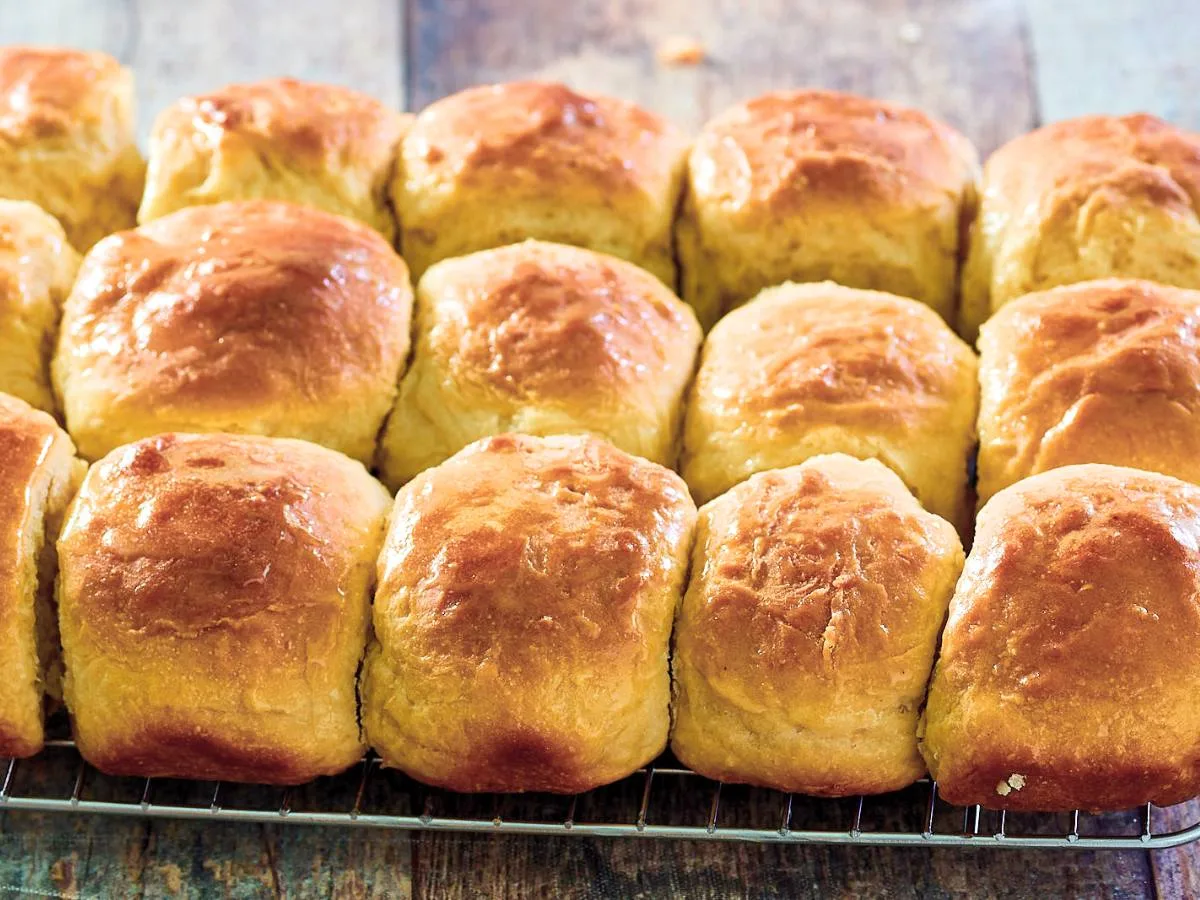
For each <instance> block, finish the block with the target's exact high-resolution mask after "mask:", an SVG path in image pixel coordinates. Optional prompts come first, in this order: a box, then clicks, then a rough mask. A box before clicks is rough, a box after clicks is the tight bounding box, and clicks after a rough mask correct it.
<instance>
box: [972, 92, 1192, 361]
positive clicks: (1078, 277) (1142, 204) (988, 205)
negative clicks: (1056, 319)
mask: <svg viewBox="0 0 1200 900" xmlns="http://www.w3.org/2000/svg"><path fill="white" fill-rule="evenodd" d="M983 187H984V191H983V199H982V203H981V206H980V211H979V216H978V218H977V219H976V221H975V227H974V230H973V232H972V236H971V251H970V256H969V257H968V260H967V265H966V268H965V269H964V271H963V283H962V293H963V298H962V311H961V317H960V324H961V330H962V332H963V334H964V335H966V336H967V337H968V338H971V339H973V338H974V336H975V333H976V332H977V330H978V328H979V326H980V325H981V324H982V323H983V322H984V321H986V320H987V318H988V317H989V316H991V315H992V313H994V312H995V311H996V310H997V309H999V308H1000V307H1001V306H1003V305H1004V304H1005V303H1008V302H1009V301H1011V300H1013V299H1015V298H1017V297H1020V296H1022V295H1023V294H1028V293H1030V292H1032V291H1039V290H1043V289H1045V288H1050V287H1055V286H1057V285H1063V284H1074V283H1075V282H1079V281H1088V280H1091V279H1095V278H1109V277H1122V278H1146V279H1150V280H1152V281H1158V282H1162V283H1164V284H1174V285H1179V286H1181V287H1191V288H1200V214H1198V213H1197V209H1198V208H1200V135H1197V134H1193V133H1191V132H1187V131H1183V130H1182V129H1179V128H1176V127H1175V126H1174V125H1170V124H1168V123H1166V122H1164V121H1162V120H1161V119H1157V118H1155V117H1154V116H1148V115H1142V114H1139V115H1131V116H1085V117H1083V118H1079V119H1070V120H1067V121H1065V122H1056V123H1054V124H1053V125H1047V126H1046V127H1044V128H1039V129H1038V130H1036V131H1032V132H1030V133H1029V134H1026V135H1022V136H1021V137H1018V138H1016V139H1014V140H1012V141H1010V142H1009V143H1007V144H1005V145H1004V146H1003V147H1001V148H1000V149H999V150H997V151H996V152H995V153H994V154H992V156H991V157H990V158H989V159H988V161H987V166H986V167H985V168H984V177H983Z"/></svg>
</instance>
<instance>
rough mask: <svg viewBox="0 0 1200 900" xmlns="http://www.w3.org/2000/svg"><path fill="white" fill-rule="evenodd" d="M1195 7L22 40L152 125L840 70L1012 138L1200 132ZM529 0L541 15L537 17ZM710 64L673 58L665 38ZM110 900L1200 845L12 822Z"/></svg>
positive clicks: (1145, 862) (75, 15)
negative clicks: (349, 98)
mask: <svg viewBox="0 0 1200 900" xmlns="http://www.w3.org/2000/svg"><path fill="white" fill-rule="evenodd" d="M1195 3H1196V0H1150V2H1141V3H1133V2H1124V0H1026V2H1024V3H1023V2H1021V0H793V2H790V3H789V2H786V0H573V2H572V0H526V2H524V3H521V2H520V0H445V2H438V0H409V2H408V3H407V4H405V3H404V2H403V0H290V2H286V0H280V2H270V0H184V2H171V3H168V2H155V0H0V43H11V42H18V41H37V42H48V43H65V44H73V45H77V46H82V47H94V48H97V49H102V50H106V51H108V52H110V53H112V54H114V55H116V56H118V57H120V58H121V59H122V60H123V61H124V62H126V63H128V64H130V65H132V66H133V67H134V69H135V70H136V72H137V76H138V79H139V95H140V103H141V108H142V111H143V119H142V131H143V134H144V133H145V132H146V131H148V128H149V123H150V121H151V119H152V117H153V115H154V114H155V113H156V112H157V111H158V110H160V109H161V108H162V107H163V106H165V105H166V104H167V103H168V102H170V101H171V100H173V99H174V98H176V97H177V96H179V95H181V94H185V93H192V92H196V91H202V90H205V89H208V88H212V87H215V86H217V85H220V84H222V83H225V82H229V81H237V80H244V79H253V78H259V77H263V76H268V75H279V74H291V75H297V76H301V77H305V78H310V79H315V80H326V81H331V82H337V83H343V84H348V85H351V86H353V87H356V88H359V89H361V90H365V91H367V92H370V93H372V94H374V95H376V96H378V97H380V98H381V99H383V100H385V101H386V102H388V103H392V104H395V105H404V106H407V107H409V108H413V109H419V108H420V107H422V106H424V105H425V104H426V103H428V102H429V101H431V100H433V99H435V98H437V97H440V96H442V95H444V94H447V93H450V92H451V91H454V90H457V89H459V88H462V87H464V86H466V85H470V84H473V83H477V82H481V81H492V80H502V79H507V78H513V77H516V76H526V75H537V76H541V77H550V78H561V79H563V80H566V81H568V82H571V83H573V84H575V85H576V86H580V87H585V88H592V89H598V90H604V91H608V92H611V93H615V94H618V95H622V96H625V97H629V98H631V99H635V100H638V101H641V102H643V103H645V104H647V105H649V106H651V107H654V108H656V109H658V110H660V111H662V112H664V113H666V114H668V115H670V116H671V117H672V118H674V119H675V120H676V121H677V122H678V123H679V124H681V125H684V126H687V127H690V128H696V127H697V126H699V124H700V123H701V122H702V121H703V120H704V119H705V118H706V117H707V116H709V115H710V114H712V113H714V112H716V111H717V110H719V109H720V108H722V107H723V106H725V105H726V104H727V103H729V102H731V101H733V100H735V99H738V98H741V97H744V96H747V95H750V94H753V93H755V92H758V91H762V90H766V89H768V88H775V87H784V86H794V85H820V86H826V87H833V88H842V89H848V90H855V91H860V92H865V93H870V94H875V95H879V96H881V97H886V98H890V99H895V100H900V101H906V102H910V103H913V104H916V105H918V106H921V107H924V108H925V109H928V110H930V111H931V112H934V113H936V114H938V115H941V116H944V117H945V118H947V119H949V120H950V121H951V122H954V123H955V124H957V125H958V126H959V127H961V128H962V129H963V130H964V131H965V132H966V133H967V134H968V135H970V136H971V137H972V138H974V140H975V141H976V143H977V144H978V145H979V146H980V148H981V150H982V151H984V152H988V151H990V150H992V149H994V148H995V147H996V146H997V145H998V144H999V143H1001V142H1003V141H1004V140H1006V139H1008V138H1010V137H1012V136H1013V135H1016V134H1018V133H1020V132H1022V131H1025V130H1027V129H1029V128H1030V127H1032V126H1034V125H1036V124H1037V123H1038V122H1040V121H1043V120H1047V121H1048V120H1052V119H1057V118H1062V117H1064V116H1069V115H1076V114H1080V113H1085V112H1099V111H1105V112H1125V111H1132V110H1138V109H1144V110H1148V111H1151V112H1155V113H1158V114H1160V115H1163V116H1165V117H1168V118H1170V119H1172V120H1174V121H1176V122H1178V123H1179V124H1181V125H1185V126H1189V127H1191V128H1193V129H1196V130H1200V65H1198V64H1197V62H1196V56H1195V52H1196V51H1195V48H1196V47H1198V46H1200V16H1197V15H1196V12H1197V10H1196V6H1195ZM518 9H521V11H520V12H518V11H517V10H518ZM673 36H688V37H692V38H695V39H696V40H697V41H699V42H700V43H701V44H703V45H704V47H705V48H706V50H707V54H708V58H707V60H706V61H705V62H704V63H702V64H701V65H698V66H695V67H678V68H670V67H664V66H663V65H661V64H660V63H659V62H658V61H657V60H656V56H655V48H656V47H657V46H658V44H659V43H660V42H661V41H662V40H663V39H665V38H668V37H673ZM4 892H10V893H13V894H28V895H34V896H64V897H76V896H85V897H112V896H128V895H142V896H161V895H164V894H173V893H183V894H186V895H189V896H198V897H209V896H232V897H257V896H264V895H267V896H269V895H272V894H287V895H289V896H297V897H310V896H311V897H316V896H336V897H347V896H363V895H368V894H375V895H380V896H396V897H403V896H409V895H414V896H419V897H509V896H538V897H660V896H687V897H721V896H731V895H733V896H756V897H757V896H762V897H810V896H811V897H817V896H821V897H832V896H847V897H868V896H889V897H909V896H934V897H940V896H949V895H957V894H968V895H971V896H980V897H984V896H997V897H1026V896H1029V897H1032V896H1087V897H1101V896H1112V897H1141V896H1149V895H1152V894H1157V895H1158V896H1163V897H1181V896H1196V895H1197V894H1198V893H1200V852H1198V851H1194V850H1186V849H1185V850H1178V851H1167V852H1162V853H1157V854H1150V853H1143V852H1124V853H1108V854H1098V853H1079V854H1074V855H1068V854H1058V853H1034V852H983V851H975V852H965V851H932V850H903V851H901V850H872V849H865V848H849V849H839V848H802V847H754V846H713V845H701V844H676V843H665V842H649V841H638V842H606V841H603V840H588V839H555V840H532V839H525V838H501V837H455V836H448V835H418V836H413V837H410V836H408V835H405V834H396V833H368V832H343V831H334V830H311V829H305V828H301V827H284V826H242V825H221V824H216V823H207V824H204V825H198V824H190V823H177V822H155V823H150V822H141V821H113V820H101V819H71V818H65V817H39V816H33V815H28V814H17V813H8V814H6V815H4V816H3V817H0V894H2V893H4Z"/></svg>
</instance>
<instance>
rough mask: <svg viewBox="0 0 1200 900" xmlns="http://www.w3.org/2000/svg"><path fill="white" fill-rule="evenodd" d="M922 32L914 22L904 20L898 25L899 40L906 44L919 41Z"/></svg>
mask: <svg viewBox="0 0 1200 900" xmlns="http://www.w3.org/2000/svg"><path fill="white" fill-rule="evenodd" d="M923 34H924V32H923V31H922V30H921V26H920V25H918V24H917V23H916V22H905V23H904V24H903V25H901V26H900V31H899V35H900V40H901V41H903V42H904V43H906V44H916V43H919V42H920V40H921V37H922V36H923Z"/></svg>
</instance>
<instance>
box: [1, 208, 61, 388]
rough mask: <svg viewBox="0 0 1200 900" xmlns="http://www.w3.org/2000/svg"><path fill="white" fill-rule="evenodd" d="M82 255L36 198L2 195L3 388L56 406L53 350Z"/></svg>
mask: <svg viewBox="0 0 1200 900" xmlns="http://www.w3.org/2000/svg"><path fill="white" fill-rule="evenodd" d="M78 268H79V255H78V254H77V253H76V252H75V251H74V250H73V249H72V248H71V245H70V244H69V243H68V242H67V236H66V235H65V234H64V233H63V229H62V226H61V225H59V224H58V222H56V221H55V220H54V218H53V216H50V215H47V214H46V213H45V212H43V211H42V210H41V209H39V208H38V207H37V206H35V205H34V204H32V203H27V202H25V201H22V200H0V391H2V392H4V393H6V394H11V395H13V396H14V397H20V398H21V399H22V400H24V401H25V402H26V403H30V404H32V405H33V406H36V407H37V408H38V409H42V410H45V411H46V412H54V395H53V394H52V393H51V392H50V353H51V351H52V350H53V349H54V331H55V328H56V327H57V325H58V315H59V310H60V309H61V308H62V302H63V299H64V298H65V297H66V296H67V292H68V291H70V290H71V283H72V282H73V281H74V280H75V272H76V270H77V269H78Z"/></svg>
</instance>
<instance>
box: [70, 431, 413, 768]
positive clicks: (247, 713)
mask: <svg viewBox="0 0 1200 900" xmlns="http://www.w3.org/2000/svg"><path fill="white" fill-rule="evenodd" d="M389 500H390V497H389V495H388V493H387V491H385V490H384V489H383V486H382V485H380V484H379V483H378V482H377V481H375V480H374V479H373V478H371V477H370V476H369V475H368V474H367V472H366V470H365V469H363V467H362V466H361V465H359V464H358V463H356V462H353V461H352V460H349V459H347V458H346V457H344V456H342V455H340V454H338V453H335V452H333V451H331V450H326V449H325V448H323V447H317V446H315V445H313V444H309V443H305V442H303V441H293V440H283V439H273V438H264V437H257V436H233V435H173V434H168V435H160V436H158V437H155V438H150V439H148V440H145V441H140V442H138V443H136V444H132V445H130V446H127V447H122V448H120V449H119V450H117V451H115V452H114V453H112V454H111V455H110V456H108V457H106V458H105V459H104V460H102V461H101V462H99V463H97V464H96V465H95V466H93V467H92V470H91V472H90V473H89V474H88V477H87V479H86V481H85V482H84V485H83V488H82V490H81V491H80V493H79V496H78V498H77V499H76V500H75V502H74V503H73V504H72V506H71V511H70V514H69V518H68V520H67V523H66V526H65V527H64V529H63V534H62V537H61V539H60V540H59V544H58V552H59V558H60V565H61V575H60V580H59V589H58V599H59V614H60V619H61V623H62V642H63V651H64V656H65V662H66V682H65V695H66V701H67V706H68V708H69V709H70V711H71V715H72V717H73V721H74V728H75V740H76V743H77V744H78V747H79V751H80V753H81V754H82V755H83V757H84V758H85V759H86V760H87V761H88V762H90V763H91V764H92V765H94V766H96V768H98V769H100V770H101V771H103V772H107V773H110V774H115V775H137V776H144V777H168V778H200V779H214V780H216V779H223V780H227V781H256V782H263V783H267V784H297V783H300V782H304V781H308V780H310V779H312V778H314V777H316V776H318V775H326V774H332V773H335V772H339V771H341V770H343V769H345V768H346V767H348V766H350V765H352V764H353V763H354V762H355V761H356V760H358V759H359V758H360V757H361V756H362V753H363V749H364V748H363V743H362V740H361V738H360V734H359V727H358V721H357V704H356V698H355V678H356V673H357V670H358V666H359V664H360V662H361V661H362V657H363V651H364V648H365V646H366V639H367V631H368V627H369V617H370V597H371V586H372V584H373V580H374V565H375V559H376V556H377V554H378V552H379V547H380V544H381V542H382V539H383V530H384V520H385V516H386V513H387V508H388V504H389Z"/></svg>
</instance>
